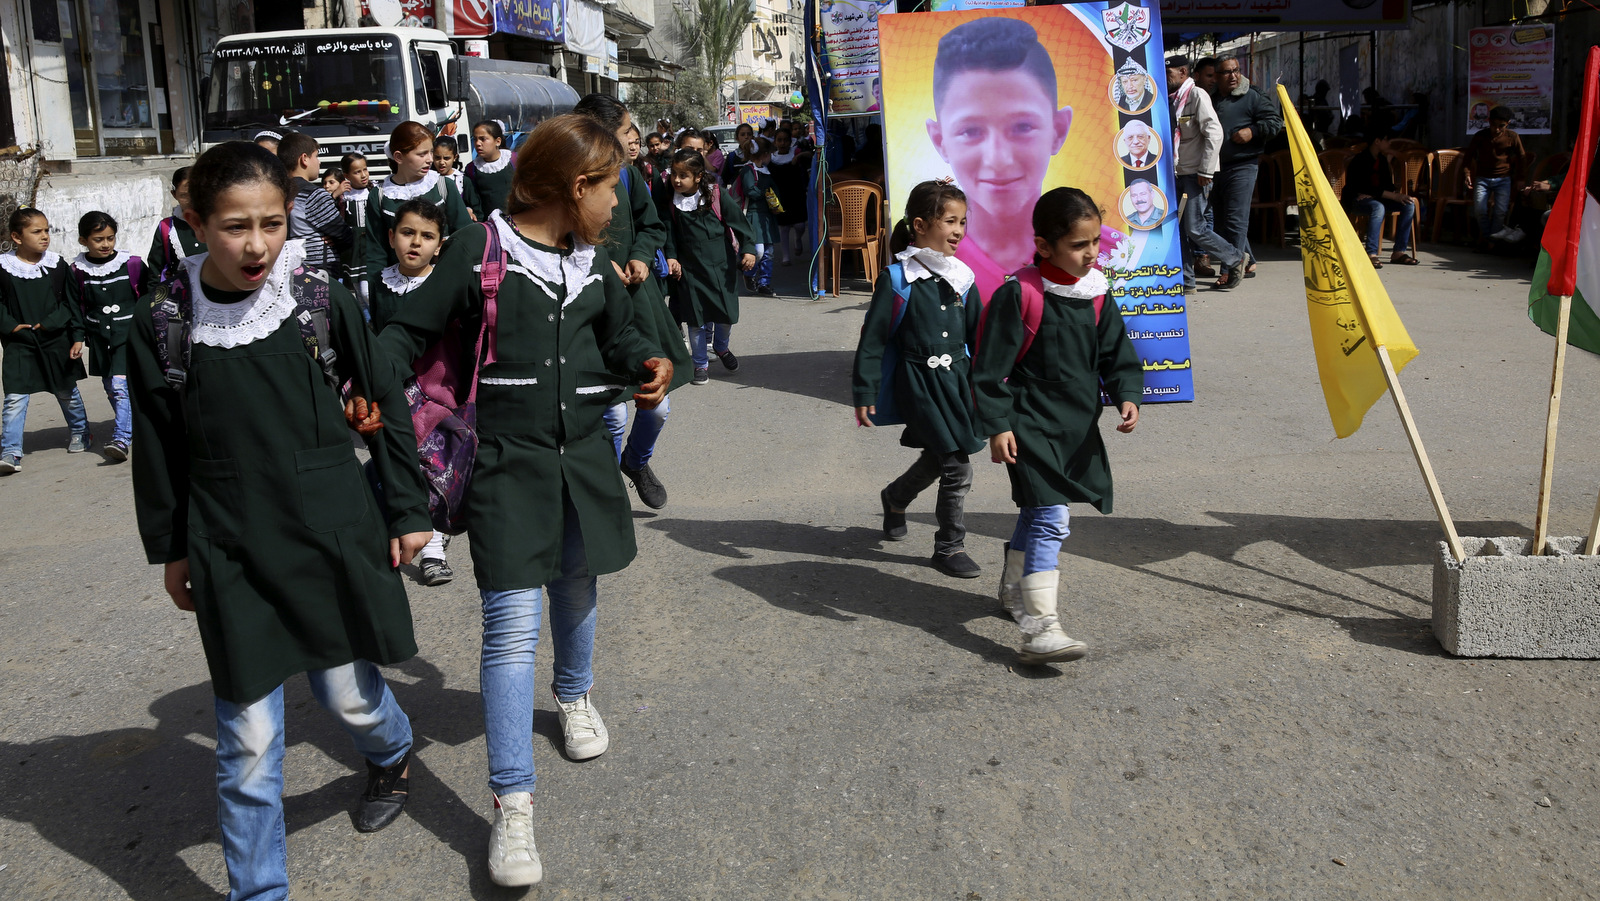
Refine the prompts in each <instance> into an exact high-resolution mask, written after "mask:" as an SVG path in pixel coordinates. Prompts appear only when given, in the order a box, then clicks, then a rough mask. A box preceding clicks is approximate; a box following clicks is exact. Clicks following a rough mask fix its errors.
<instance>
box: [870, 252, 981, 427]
mask: <svg viewBox="0 0 1600 901" xmlns="http://www.w3.org/2000/svg"><path fill="white" fill-rule="evenodd" d="M982 315H983V302H982V300H981V299H980V298H979V296H978V289H977V286H973V287H971V288H968V289H967V293H966V296H965V297H961V296H958V295H957V294H956V292H955V289H954V288H952V287H950V284H949V283H948V282H946V281H945V280H944V279H941V278H937V277H931V278H920V279H917V280H916V281H914V282H912V283H911V292H910V298H909V299H908V300H907V301H906V307H905V316H904V318H902V319H901V320H900V327H899V328H898V329H896V330H894V333H893V335H892V336H891V335H890V328H891V326H892V325H893V324H894V288H893V287H891V285H890V283H889V276H888V274H887V272H885V274H883V275H880V276H879V277H878V287H877V288H876V289H875V290H874V291H873V292H872V301H871V303H869V304H868V306H867V317H866V321H865V322H864V323H863V324H862V328H861V341H860V343H859V344H857V345H856V360H855V370H854V372H853V374H852V375H851V384H852V390H853V393H854V395H855V405H856V406H858V407H870V406H873V405H874V404H876V403H877V402H878V391H879V390H880V389H881V388H882V387H883V386H882V378H883V351H884V348H885V347H886V346H887V345H888V343H889V342H890V341H891V340H892V341H893V342H894V343H895V345H896V346H897V347H899V349H900V368H899V369H898V371H897V372H896V373H895V383H894V387H895V396H894V398H895V403H896V404H898V405H899V407H900V413H901V415H902V416H904V417H905V420H906V428H905V431H904V432H903V433H902V434H901V436H900V443H901V444H903V445H905V446H906V447H920V448H924V449H926V450H929V451H932V452H933V453H936V454H953V453H957V452H960V453H965V454H973V453H977V452H978V451H980V450H982V449H983V445H984V436H983V435H981V434H979V430H978V425H977V416H976V414H975V413H974V412H973V409H972V372H971V368H972V363H971V361H970V360H969V359H968V358H967V350H966V349H967V348H968V347H971V346H973V345H974V344H976V343H977V334H978V321H979V319H980V317H982ZM945 354H949V355H950V366H949V368H948V369H947V368H945V367H944V366H943V365H942V364H941V365H938V366H934V367H930V366H928V360H929V358H932V357H936V358H940V359H941V360H942V358H943V357H944V355H945Z"/></svg>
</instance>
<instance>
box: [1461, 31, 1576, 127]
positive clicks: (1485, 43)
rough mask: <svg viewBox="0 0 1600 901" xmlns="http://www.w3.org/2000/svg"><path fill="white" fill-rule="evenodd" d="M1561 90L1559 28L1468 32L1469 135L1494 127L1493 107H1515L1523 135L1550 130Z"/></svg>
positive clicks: (1513, 114) (1514, 119)
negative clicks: (1491, 119)
mask: <svg viewBox="0 0 1600 901" xmlns="http://www.w3.org/2000/svg"><path fill="white" fill-rule="evenodd" d="M1555 89H1556V27H1555V25H1553V24H1539V25H1502V26H1498V27H1493V28H1474V29H1472V30H1471V31H1469V32H1467V134H1469V135H1470V134H1475V133H1477V132H1479V131H1482V130H1483V129H1485V128H1488V127H1489V110H1492V109H1494V108H1495V107H1497V106H1504V107H1508V108H1509V109H1510V110H1511V128H1512V130H1513V131H1515V132H1517V133H1519V134H1525V135H1547V134H1549V133H1550V114H1551V109H1552V105H1553V104H1554V102H1555Z"/></svg>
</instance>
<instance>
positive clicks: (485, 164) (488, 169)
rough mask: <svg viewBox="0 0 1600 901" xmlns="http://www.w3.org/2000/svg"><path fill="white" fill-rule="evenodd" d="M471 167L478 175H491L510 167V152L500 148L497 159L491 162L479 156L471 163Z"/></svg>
mask: <svg viewBox="0 0 1600 901" xmlns="http://www.w3.org/2000/svg"><path fill="white" fill-rule="evenodd" d="M472 165H473V168H475V169H477V170H478V174H479V175H493V174H495V173H496V172H499V171H500V170H501V169H504V168H505V167H507V166H509V165H511V151H509V150H507V149H505V148H504V147H502V148H500V158H499V159H497V160H493V161H491V160H486V159H484V158H483V157H481V156H480V157H478V158H477V159H475V160H473V161H472Z"/></svg>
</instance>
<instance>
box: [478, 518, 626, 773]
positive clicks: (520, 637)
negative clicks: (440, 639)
mask: <svg viewBox="0 0 1600 901" xmlns="http://www.w3.org/2000/svg"><path fill="white" fill-rule="evenodd" d="M562 515H563V517H564V525H563V528H562V533H561V574H560V575H559V576H557V577H556V578H555V579H552V580H551V581H550V585H549V593H550V630H551V633H552V635H551V637H552V638H554V639H555V643H556V651H555V653H556V656H555V667H554V669H555V685H554V686H553V687H554V689H555V695H556V697H557V698H558V699H560V700H562V701H575V700H577V699H578V698H581V697H583V696H584V695H585V694H587V693H588V691H589V688H590V687H591V686H592V685H594V623H595V599H596V598H597V597H598V592H597V590H596V587H595V586H596V582H595V578H594V576H591V575H589V563H588V557H587V555H586V554H585V553H584V550H583V530H582V527H581V526H579V525H578V511H577V510H576V509H575V508H573V506H572V502H571V501H570V500H569V501H567V502H566V503H565V504H564V510H563V513H562ZM481 595H482V597H483V658H482V663H481V665H480V666H479V669H478V684H479V688H480V690H481V691H482V692H483V725H484V736H485V739H486V743H487V745H488V749H489V789H490V791H493V792H494V793H495V794H497V795H504V794H508V793H510V792H531V791H533V785H534V774H533V745H532V743H531V742H530V741H529V736H531V735H533V691H534V687H533V652H534V650H535V649H537V648H538V646H539V620H540V614H541V613H542V612H543V607H544V592H543V591H541V590H539V589H538V588H515V589H511V590H509V591H484V592H481Z"/></svg>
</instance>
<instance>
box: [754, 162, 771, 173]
mask: <svg viewBox="0 0 1600 901" xmlns="http://www.w3.org/2000/svg"><path fill="white" fill-rule="evenodd" d="M750 168H751V169H754V170H755V171H757V172H760V173H761V174H762V175H771V174H772V173H771V172H769V171H767V167H766V166H757V165H755V164H754V163H752V164H751V165H750Z"/></svg>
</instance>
